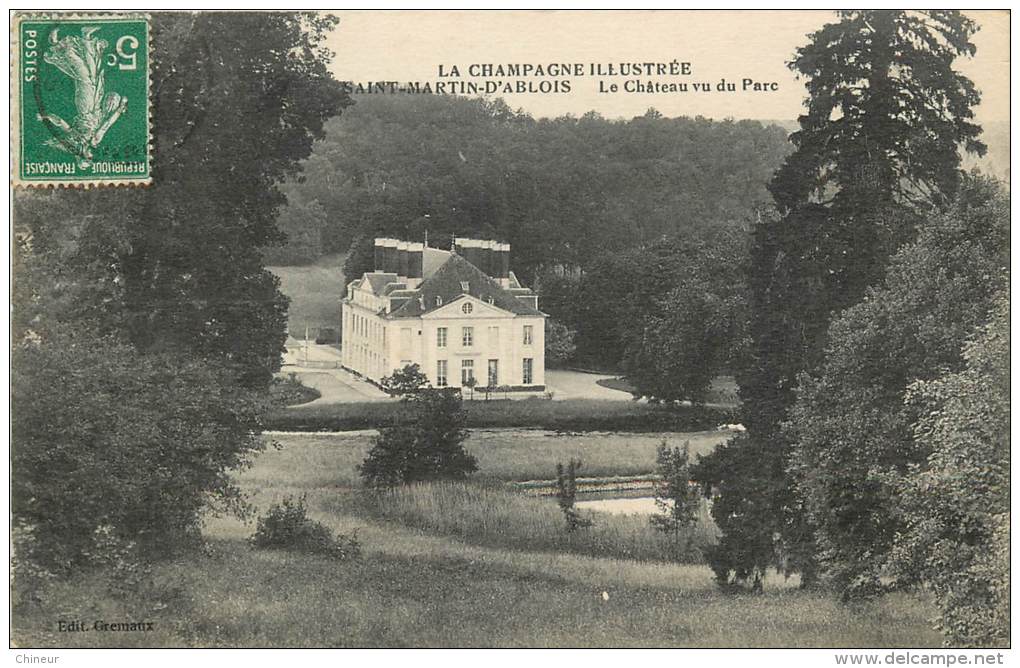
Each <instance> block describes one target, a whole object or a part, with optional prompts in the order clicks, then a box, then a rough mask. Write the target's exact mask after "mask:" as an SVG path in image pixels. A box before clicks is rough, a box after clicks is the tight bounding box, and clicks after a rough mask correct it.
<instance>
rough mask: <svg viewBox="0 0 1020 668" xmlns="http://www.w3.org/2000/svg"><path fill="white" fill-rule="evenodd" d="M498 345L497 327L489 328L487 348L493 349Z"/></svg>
mask: <svg viewBox="0 0 1020 668" xmlns="http://www.w3.org/2000/svg"><path fill="white" fill-rule="evenodd" d="M498 345H499V326H498V325H497V326H495V327H489V347H490V348H495V347H496V346H498Z"/></svg>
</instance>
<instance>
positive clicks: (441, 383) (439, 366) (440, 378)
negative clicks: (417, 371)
mask: <svg viewBox="0 0 1020 668" xmlns="http://www.w3.org/2000/svg"><path fill="white" fill-rule="evenodd" d="M446 371H447V366H446V360H439V361H437V362H436V387H446V384H447V382H446Z"/></svg>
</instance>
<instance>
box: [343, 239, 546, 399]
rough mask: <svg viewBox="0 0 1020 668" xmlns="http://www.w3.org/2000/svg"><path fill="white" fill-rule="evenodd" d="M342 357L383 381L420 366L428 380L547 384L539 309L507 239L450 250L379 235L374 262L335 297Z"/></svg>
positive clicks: (529, 387)
mask: <svg viewBox="0 0 1020 668" xmlns="http://www.w3.org/2000/svg"><path fill="white" fill-rule="evenodd" d="M340 312H341V320H342V327H343V352H342V363H343V365H344V367H346V368H347V369H349V370H351V371H354V372H356V373H359V374H361V375H362V376H364V377H366V378H368V379H369V380H372V381H374V382H379V381H380V380H381V379H382V378H383V377H385V376H388V375H390V374H392V373H393V372H394V371H395V370H398V369H400V368H402V367H404V366H406V365H408V364H418V365H419V366H420V367H421V370H422V371H423V372H424V373H425V374H426V375H427V376H428V378H429V382H431V383H432V385H433V386H434V387H466V386H467V385H468V384H469V383H470V381H469V379H471V378H474V379H475V382H476V384H477V388H489V389H492V390H494V389H495V388H498V387H510V388H511V389H512V390H513V391H515V392H521V391H534V392H541V391H543V390H544V389H545V317H546V316H545V314H544V313H542V312H541V311H539V310H538V296H537V295H536V294H535V293H534V292H533V291H532V290H530V289H529V288H525V287H523V286H521V284H520V282H519V281H518V280H517V277H516V276H514V273H513V272H512V271H510V245H509V244H503V243H499V242H496V241H488V240H480V239H462V238H457V239H454V249H453V250H452V251H445V250H440V249H438V248H429V247H428V246H426V245H425V244H421V243H413V242H406V241H398V240H396V239H376V240H375V269H374V271H371V272H368V273H365V274H364V275H363V276H362V277H361V278H359V279H356V280H354V281H351V282H350V283H349V284H348V285H347V295H346V296H345V297H344V298H343V299H342V300H341V305H340Z"/></svg>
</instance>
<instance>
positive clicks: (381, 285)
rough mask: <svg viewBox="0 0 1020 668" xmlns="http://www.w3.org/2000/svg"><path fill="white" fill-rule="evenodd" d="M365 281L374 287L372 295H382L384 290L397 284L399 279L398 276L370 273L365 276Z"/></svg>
mask: <svg viewBox="0 0 1020 668" xmlns="http://www.w3.org/2000/svg"><path fill="white" fill-rule="evenodd" d="M365 280H367V281H368V283H369V285H371V286H372V293H373V294H377V295H382V293H383V289H385V287H386V286H387V285H389V284H390V283H396V282H397V281H398V280H399V279H398V278H397V275H396V274H389V273H385V272H381V271H370V272H367V273H366V274H365Z"/></svg>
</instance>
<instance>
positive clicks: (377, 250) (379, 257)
mask: <svg viewBox="0 0 1020 668" xmlns="http://www.w3.org/2000/svg"><path fill="white" fill-rule="evenodd" d="M385 242H386V239H381V238H380V239H376V240H375V246H374V248H373V256H372V257H373V259H372V268H373V269H374V270H375V271H382V270H383V253H384V249H383V244H384V243H385Z"/></svg>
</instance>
